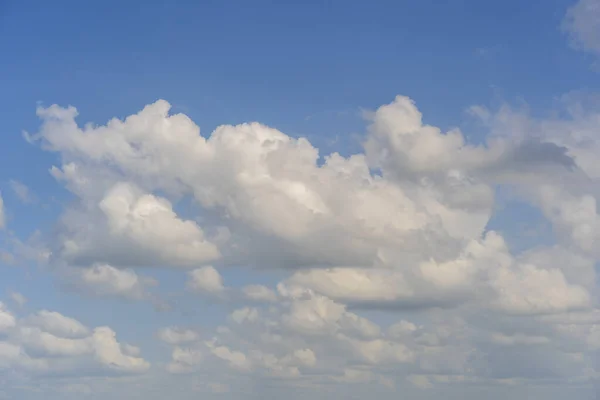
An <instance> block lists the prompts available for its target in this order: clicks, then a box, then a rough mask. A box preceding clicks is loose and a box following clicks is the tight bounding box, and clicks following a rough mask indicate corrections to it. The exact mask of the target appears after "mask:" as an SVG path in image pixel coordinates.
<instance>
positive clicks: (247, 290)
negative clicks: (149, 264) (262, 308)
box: [242, 285, 277, 303]
mask: <svg viewBox="0 0 600 400" xmlns="http://www.w3.org/2000/svg"><path fill="white" fill-rule="evenodd" d="M242 292H243V294H244V296H246V298H247V299H249V300H253V301H260V302H267V303H271V302H275V301H277V294H275V292H274V291H273V290H271V289H269V288H268V287H266V286H263V285H248V286H245V287H244V288H243V289H242Z"/></svg>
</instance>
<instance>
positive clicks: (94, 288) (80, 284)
mask: <svg viewBox="0 0 600 400" xmlns="http://www.w3.org/2000/svg"><path fill="white" fill-rule="evenodd" d="M65 279H66V282H67V284H68V285H69V286H70V287H72V288H74V289H75V290H77V291H80V292H82V293H85V294H92V295H95V296H111V297H112V296H115V297H122V298H126V299H132V300H141V299H144V298H147V297H148V292H147V288H148V287H149V286H153V285H155V284H156V281H155V280H153V279H150V278H145V277H142V276H140V275H138V274H137V273H136V272H135V271H134V270H132V269H117V268H115V267H113V266H110V265H108V264H95V265H93V266H91V267H89V268H71V269H67V270H65Z"/></svg>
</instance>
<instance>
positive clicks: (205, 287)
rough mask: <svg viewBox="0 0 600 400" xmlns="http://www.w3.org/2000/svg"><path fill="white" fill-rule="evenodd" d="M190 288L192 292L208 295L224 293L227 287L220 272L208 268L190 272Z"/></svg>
mask: <svg viewBox="0 0 600 400" xmlns="http://www.w3.org/2000/svg"><path fill="white" fill-rule="evenodd" d="M188 276H189V281H188V287H189V288H190V289H192V290H195V291H197V292H202V293H208V294H219V293H223V292H224V290H225V286H224V285H223V278H222V277H221V274H219V271H217V270H216V269H215V268H214V267H211V266H206V267H202V268H198V269H195V270H193V271H190V272H189V274H188Z"/></svg>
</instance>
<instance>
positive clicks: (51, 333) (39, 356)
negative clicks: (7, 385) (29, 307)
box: [0, 303, 150, 377]
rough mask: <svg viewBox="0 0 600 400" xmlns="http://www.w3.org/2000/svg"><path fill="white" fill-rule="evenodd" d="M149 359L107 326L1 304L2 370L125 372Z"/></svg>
mask: <svg viewBox="0 0 600 400" xmlns="http://www.w3.org/2000/svg"><path fill="white" fill-rule="evenodd" d="M149 368H150V364H149V363H148V362H147V361H146V360H144V359H143V358H141V357H140V356H139V349H137V348H136V347H134V346H131V345H127V344H122V343H119V342H118V341H117V339H116V333H115V332H114V331H113V330H112V329H111V328H109V327H107V326H101V327H97V328H94V329H90V328H88V327H86V326H84V325H83V324H82V323H81V322H79V321H77V320H75V319H72V318H69V317H66V316H64V315H62V314H60V313H58V312H53V311H47V310H41V311H39V312H37V313H35V314H32V315H29V316H26V317H23V318H18V317H17V316H15V314H13V313H12V312H11V311H10V310H9V309H8V308H7V307H6V306H5V305H4V304H1V303H0V369H1V370H3V371H13V372H17V373H20V374H28V375H34V376H40V377H43V376H81V375H82V374H83V375H95V376H97V375H105V376H115V375H123V374H125V375H129V374H139V373H143V372H146V371H147V370H148V369H149Z"/></svg>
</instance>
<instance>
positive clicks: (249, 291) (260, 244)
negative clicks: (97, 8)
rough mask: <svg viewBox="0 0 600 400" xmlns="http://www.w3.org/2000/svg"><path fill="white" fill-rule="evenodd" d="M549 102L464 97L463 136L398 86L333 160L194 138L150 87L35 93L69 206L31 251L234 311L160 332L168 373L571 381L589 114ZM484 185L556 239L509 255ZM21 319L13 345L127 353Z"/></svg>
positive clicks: (590, 278) (123, 359) (588, 305)
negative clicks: (139, 95)
mask: <svg viewBox="0 0 600 400" xmlns="http://www.w3.org/2000/svg"><path fill="white" fill-rule="evenodd" d="M567 108H568V109H569V111H570V114H568V115H569V117H566V118H562V119H561V118H553V119H548V120H536V119H534V118H532V117H530V116H528V115H527V114H526V113H523V112H521V111H515V110H512V109H510V108H509V107H502V108H501V109H499V110H487V109H484V108H483V107H474V108H472V109H471V111H472V114H473V115H474V116H475V117H476V118H479V119H480V120H481V122H482V126H483V129H486V130H489V132H490V133H489V135H488V137H487V139H486V141H485V142H484V143H482V144H477V145H476V144H473V143H470V142H469V140H467V139H466V137H465V136H464V135H463V133H462V132H461V131H460V130H459V129H454V130H451V131H449V132H444V131H442V130H441V129H439V128H437V127H435V126H430V125H428V124H426V123H424V119H423V116H422V115H421V112H420V111H419V109H418V107H417V105H416V104H415V103H414V102H413V101H412V100H411V99H409V98H407V97H404V96H398V97H396V98H395V99H393V101H391V102H390V103H389V104H385V105H383V106H381V107H379V108H378V109H376V110H374V111H373V112H371V113H368V114H367V115H366V117H367V119H368V126H367V129H366V134H365V137H364V143H363V144H364V149H363V151H362V152H359V153H357V154H354V155H351V156H347V157H344V156H342V155H340V154H338V153H332V154H319V149H317V148H316V147H314V146H313V144H311V143H310V142H309V141H308V140H306V139H304V138H293V137H291V136H288V135H286V134H285V133H283V132H281V131H278V130H276V129H273V128H270V127H268V126H265V125H262V124H260V123H248V124H241V125H236V126H230V125H224V126H220V127H217V128H216V129H215V130H214V132H212V133H210V134H209V135H205V136H203V135H200V129H199V128H198V126H197V125H196V124H195V123H194V122H192V121H191V120H190V119H189V118H188V117H187V116H185V115H182V114H176V115H171V114H169V111H170V105H169V104H168V103H167V102H165V101H162V100H160V101H157V102H156V103H154V104H150V105H148V106H146V107H145V108H144V109H143V110H141V111H140V112H139V113H137V114H134V115H131V116H129V117H127V118H125V119H124V120H117V119H114V120H111V121H109V122H108V123H107V124H106V125H103V126H96V125H85V126H83V127H80V126H78V124H77V122H76V120H75V118H76V116H77V111H76V109H75V108H73V107H68V108H61V107H58V106H50V107H48V108H40V109H38V115H39V116H40V118H41V119H42V127H41V129H40V131H39V132H38V133H37V134H35V135H32V136H31V138H32V140H34V141H36V142H37V143H40V144H41V146H42V147H43V148H45V149H46V150H48V151H52V152H56V153H58V154H59V155H60V157H61V165H58V166H56V167H54V168H53V169H52V174H53V176H54V177H55V178H56V179H57V180H58V181H59V182H60V183H61V184H63V185H65V187H66V188H67V189H68V190H69V191H70V192H71V193H72V194H73V197H74V200H75V201H74V202H73V203H72V204H70V205H69V206H67V207H66V208H65V210H64V212H63V214H62V216H61V218H60V221H59V225H58V227H57V235H56V237H54V238H53V239H54V240H52V241H51V243H50V248H51V250H52V257H51V258H50V264H51V265H52V266H54V267H57V269H59V270H61V271H64V270H68V271H73V272H71V273H72V274H73V275H72V276H73V277H74V279H75V282H76V283H77V284H78V285H79V286H80V287H81V288H82V289H84V290H86V291H88V292H90V293H94V294H98V295H116V296H125V297H129V298H134V299H145V298H148V296H147V288H148V286H149V285H150V284H151V282H149V281H147V280H145V279H144V278H143V277H142V275H140V274H139V273H138V270H135V269H134V268H138V267H149V266H153V267H164V268H171V269H177V268H180V269H181V268H188V269H189V270H188V271H187V272H186V273H187V281H186V286H187V288H188V289H189V291H190V292H196V293H200V294H202V295H204V296H205V297H206V298H207V299H214V300H217V301H218V302H220V303H221V305H222V306H225V307H231V306H233V305H235V309H234V308H231V309H230V310H229V311H228V313H229V316H228V318H226V321H224V322H223V323H222V324H221V325H219V326H217V327H214V329H213V328H205V327H203V328H202V330H197V329H191V328H184V327H177V326H170V327H165V328H163V329H161V330H159V331H158V333H157V337H158V339H160V340H161V341H162V342H164V344H165V345H166V346H168V347H169V348H170V351H171V355H170V359H169V360H168V362H166V363H164V364H163V367H164V369H165V370H166V371H168V372H170V373H171V374H183V373H190V372H194V373H196V374H198V375H203V376H204V375H205V376H216V377H219V379H221V378H222V377H230V376H236V377H241V376H243V377H251V378H252V379H269V380H270V382H274V381H275V380H276V381H277V382H285V384H286V385H303V384H304V385H314V386H315V387H319V385H331V384H335V383H342V382H344V383H347V384H350V383H361V384H363V385H367V384H368V385H383V386H385V387H386V388H393V387H394V385H396V384H398V383H399V382H404V381H405V382H407V383H409V384H410V385H412V386H413V387H414V388H416V389H427V388H430V389H434V388H435V387H436V386H438V385H444V384H455V383H463V384H466V383H468V384H494V385H500V384H507V382H508V381H510V382H513V381H512V380H515V379H521V380H523V381H521V383H522V382H528V381H536V380H537V381H539V382H548V381H550V380H554V381H555V382H573V381H578V382H589V381H591V380H593V379H594V376H596V375H595V374H597V371H596V367H595V366H594V365H593V360H594V357H595V356H596V353H591V352H589V351H588V348H590V349H594V350H593V352H595V351H597V349H598V346H600V345H599V344H598V343H600V341H599V340H598V334H597V330H598V329H597V325H598V321H596V320H593V321H592V322H589V323H586V324H584V323H580V322H576V321H573V320H572V319H573V318H574V315H581V316H582V317H581V319H582V320H585V319H586V318H592V317H590V316H593V315H595V314H594V313H595V312H596V309H597V305H598V303H597V294H598V292H597V284H596V283H595V282H596V272H595V264H596V262H597V261H598V260H599V259H600V253H598V251H597V249H596V247H595V246H594V244H595V243H596V242H597V240H596V239H597V238H598V237H599V236H598V232H600V229H599V228H598V227H600V223H598V221H600V219H599V218H598V211H597V203H596V201H597V200H596V199H597V198H598V196H599V195H600V190H599V189H600V185H598V179H600V169H598V163H597V161H596V158H595V157H596V155H597V154H598V151H600V144H599V143H600V142H598V139H597V138H596V136H595V133H594V132H595V130H596V128H595V127H596V126H597V124H598V121H600V120H599V119H598V115H599V113H597V112H581V111H580V108H578V107H575V106H572V107H571V106H569V107H567ZM558 115H564V113H562V114H561V113H559V114H558ZM500 187H502V188H503V189H506V188H508V190H510V192H511V194H513V195H514V196H515V198H517V199H518V200H519V201H522V202H524V203H527V204H528V205H529V206H532V207H534V208H536V209H538V210H539V211H540V213H541V215H542V217H543V218H545V220H547V222H548V224H549V225H550V226H551V227H552V231H553V234H554V236H555V239H556V240H555V243H551V244H546V243H544V244H538V245H537V246H536V247H534V248H531V249H527V250H526V251H522V252H518V253H515V252H514V251H511V248H510V246H509V245H508V244H507V242H508V240H507V238H508V236H509V235H510V232H501V231H495V230H493V229H491V227H490V224H491V218H492V216H493V215H494V213H498V212H499V211H498V210H499V209H498V207H497V204H495V203H496V201H497V195H498V191H499V188H500ZM183 203H185V204H186V207H185V208H184V207H182V204H183ZM231 266H235V267H242V266H246V267H247V268H248V271H253V268H260V269H261V271H262V272H265V273H268V272H269V271H276V274H275V276H278V277H280V278H278V279H277V280H276V281H272V282H271V283H269V284H268V285H267V284H265V282H264V281H262V282H257V283H256V284H248V281H252V282H255V281H254V280H253V279H248V280H245V279H244V280H243V282H242V283H241V284H239V281H238V282H233V281H235V279H232V282H233V284H232V285H230V283H229V282H228V285H227V286H226V285H225V283H224V282H223V277H222V276H221V274H220V272H219V271H222V270H223V269H224V268H226V267H231ZM244 273H246V272H244ZM248 273H251V272H248ZM236 284H239V286H236ZM176 295H177V296H179V295H180V294H179V293H177V294H176ZM184 295H185V294H182V295H181V296H184ZM182 301H183V300H182ZM227 302H229V303H227ZM226 303H227V304H226ZM240 303H241V304H240ZM382 315H383V316H384V317H381V316H382ZM592 319H593V318H592ZM10 324H11V322H10V318H8V317H7V318H6V320H5V325H6V326H7V327H6V328H5V329H9V330H10V329H15V328H14V326H13V327H9V325H10ZM14 324H19V322H18V321H15V322H14ZM27 329H29V330H28V331H24V332H25V333H23V335H24V336H23V337H24V338H27V339H28V340H29V341H30V342H31V343H40V342H42V343H44V345H37V347H34V346H33V345H30V347H31V350H30V352H31V354H34V353H33V352H34V351H35V352H37V353H35V354H36V355H37V354H40V355H44V354H46V355H48V354H51V353H50V348H52V349H53V350H52V351H54V352H55V353H56V352H59V353H60V354H63V356H64V357H67V356H68V357H84V356H85V355H86V354H90V351H92V350H90V348H95V349H102V352H103V354H105V356H104V357H99V358H98V359H99V360H100V362H101V363H113V362H114V363H116V364H117V365H121V366H122V368H124V369H132V370H139V369H143V368H142V365H144V364H143V363H142V364H140V361H136V360H138V359H139V356H138V355H137V354H138V351H137V350H136V349H135V348H132V347H128V346H126V345H116V344H115V343H116V341H115V340H113V339H114V333H111V332H112V331H110V330H106V329H100V330H90V331H89V332H85V333H83V332H82V333H80V335H79V336H73V334H70V335H71V336H72V337H71V338H70V339H69V338H68V337H66V336H65V335H67V333H65V332H62V333H61V335H62V336H60V335H58V334H57V333H52V332H51V331H49V330H48V329H49V328H48V327H47V326H46V327H43V326H42V325H41V323H38V324H37V325H34V324H33V323H29V325H27ZM44 332H45V333H47V334H52V335H54V336H56V337H58V338H59V339H61V340H56V339H54V338H50V337H49V336H47V335H43V333H44ZM57 335H58V336H57ZM94 335H95V339H93V340H92V339H88V338H89V337H90V336H92V337H94ZM42 338H44V339H42ZM63 339H64V340H67V339H68V340H76V341H77V342H71V341H64V340H63ZM23 343H25V342H23ZM28 343H29V342H28ZM11 345H16V344H14V343H12V342H11ZM21 345H22V344H19V346H21ZM90 346H91V347H90ZM94 346H95V347H94ZM57 349H59V350H57ZM5 351H6V353H7V354H15V352H16V350H15V349H14V348H13V347H10V346H9V347H7V348H6V350H5ZM28 354H29V353H28ZM54 356H56V354H54ZM11 357H12V356H11ZM399 377H400V378H402V379H400V378H399ZM232 379H233V378H232ZM227 383H230V382H227Z"/></svg>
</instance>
